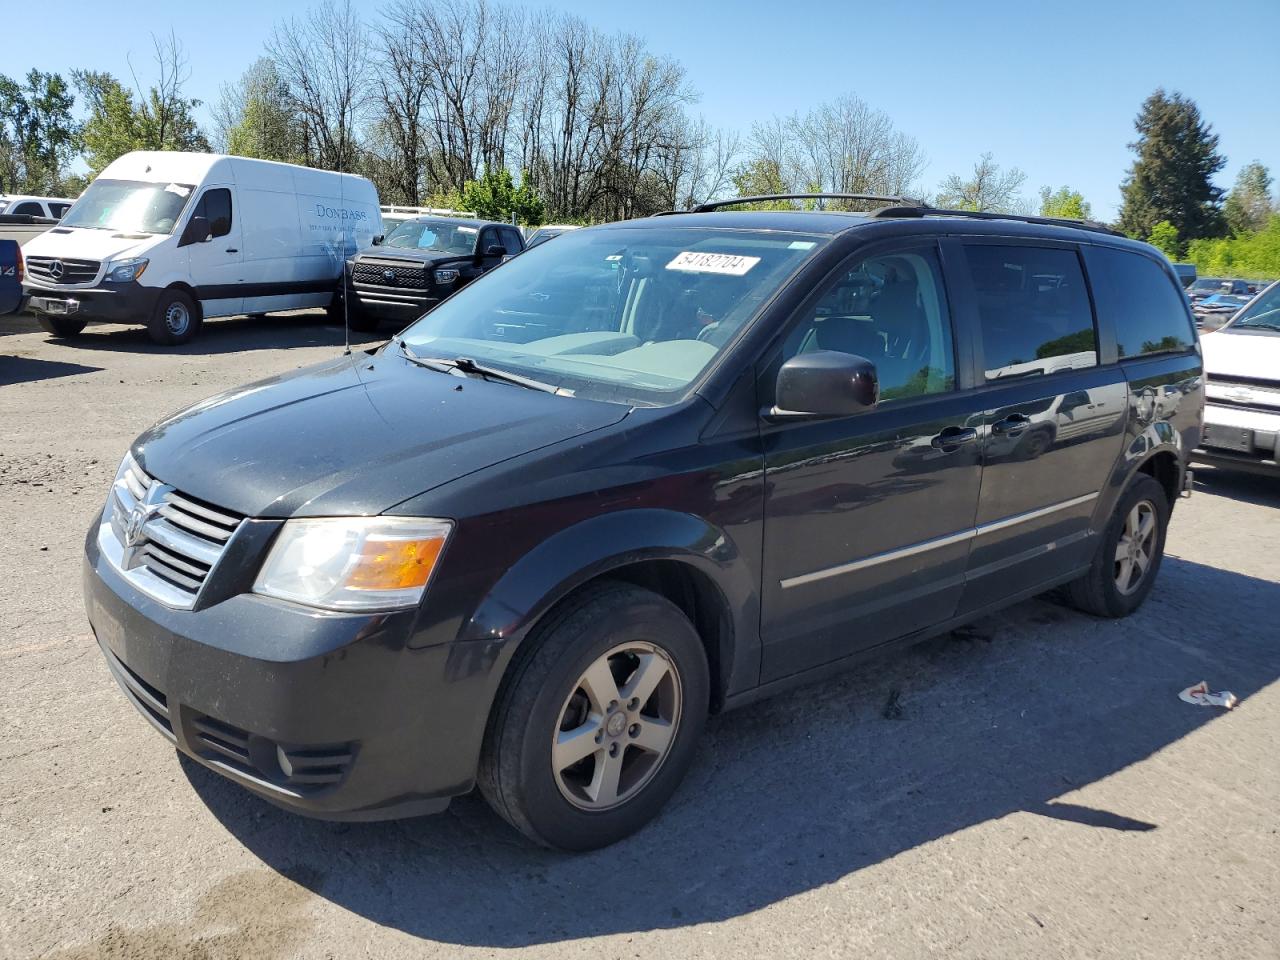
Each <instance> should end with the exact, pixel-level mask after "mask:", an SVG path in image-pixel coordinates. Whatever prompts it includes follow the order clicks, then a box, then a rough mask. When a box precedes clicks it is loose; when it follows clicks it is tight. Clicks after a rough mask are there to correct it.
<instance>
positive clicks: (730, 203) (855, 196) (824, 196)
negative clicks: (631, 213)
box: [660, 193, 920, 216]
mask: <svg viewBox="0 0 1280 960" xmlns="http://www.w3.org/2000/svg"><path fill="white" fill-rule="evenodd" d="M776 200H866V201H869V202H871V203H884V204H894V205H898V206H903V207H906V206H919V205H920V201H919V200H915V199H913V198H911V197H899V196H882V195H880V194H875V193H766V194H762V195H760V196H757V197H736V198H735V199H733V200H708V201H707V202H706V203H699V204H698V205H697V206H693V207H690V208H689V209H688V210H668V211H666V212H665V213H664V214H660V216H668V215H670V214H673V213H710V212H711V211H713V210H719V209H720V208H722V207H736V206H738V205H739V204H745V203H769V202H772V201H776Z"/></svg>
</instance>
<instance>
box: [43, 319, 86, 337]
mask: <svg viewBox="0 0 1280 960" xmlns="http://www.w3.org/2000/svg"><path fill="white" fill-rule="evenodd" d="M87 322H88V321H87V320H76V319H73V318H72V317H51V316H49V315H48V314H47V313H38V314H36V323H38V324H40V329H41V330H43V331H44V332H45V333H51V334H53V335H54V336H55V337H74V336H75V335H76V334H78V333H79V332H80V331H81V330H83V329H84V328H85V324H86V323H87Z"/></svg>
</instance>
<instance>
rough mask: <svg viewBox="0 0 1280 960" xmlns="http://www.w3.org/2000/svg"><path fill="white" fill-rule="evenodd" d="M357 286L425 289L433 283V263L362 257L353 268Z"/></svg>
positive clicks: (353, 278)
mask: <svg viewBox="0 0 1280 960" xmlns="http://www.w3.org/2000/svg"><path fill="white" fill-rule="evenodd" d="M351 282H352V283H354V284H355V285H356V286H358V287H361V286H371V287H393V288H397V289H405V288H407V289H410V290H425V289H426V288H427V287H429V286H430V285H431V265H430V264H426V263H414V262H412V261H410V260H375V259H372V258H370V259H360V260H357V261H356V262H355V265H354V266H353V267H352V268H351Z"/></svg>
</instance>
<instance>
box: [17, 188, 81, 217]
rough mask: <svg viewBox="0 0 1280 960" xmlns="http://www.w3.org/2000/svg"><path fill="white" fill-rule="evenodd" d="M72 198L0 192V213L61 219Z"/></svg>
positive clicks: (69, 207) (72, 201)
mask: <svg viewBox="0 0 1280 960" xmlns="http://www.w3.org/2000/svg"><path fill="white" fill-rule="evenodd" d="M73 203H75V201H74V200H69V199H67V198H66V197H30V196H26V195H25V194H8V193H5V194H0V213H7V214H9V215H10V216H27V217H48V218H49V219H52V220H61V219H62V218H63V217H64V216H66V213H67V211H68V210H70V209H71V205H72V204H73Z"/></svg>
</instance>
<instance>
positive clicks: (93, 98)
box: [71, 70, 209, 177]
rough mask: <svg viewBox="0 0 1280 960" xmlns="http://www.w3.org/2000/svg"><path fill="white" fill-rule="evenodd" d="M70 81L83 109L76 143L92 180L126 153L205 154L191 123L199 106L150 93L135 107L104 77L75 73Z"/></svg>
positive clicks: (129, 97) (202, 138) (202, 140)
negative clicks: (86, 111) (80, 145)
mask: <svg viewBox="0 0 1280 960" xmlns="http://www.w3.org/2000/svg"><path fill="white" fill-rule="evenodd" d="M71 76H72V79H73V80H74V82H75V85H76V86H77V87H78V88H79V89H80V92H81V93H82V94H83V95H84V98H85V102H86V104H87V105H88V108H89V118H88V119H87V120H86V121H85V123H84V127H83V131H82V139H83V144H84V159H85V163H86V164H88V166H89V171H90V174H91V175H92V176H95V177H96V176H97V175H98V174H99V173H101V172H102V170H103V168H105V167H106V166H107V164H109V163H111V161H113V160H115V159H116V158H117V157H120V156H123V155H124V154H126V153H128V152H129V151H131V150H191V151H197V152H199V151H207V150H208V149H209V141H208V140H206V139H205V136H204V134H203V133H202V132H201V131H200V128H199V126H198V125H197V124H196V120H195V109H196V108H197V107H198V106H200V101H199V100H188V99H184V98H182V97H178V96H175V95H173V92H172V91H170V92H169V93H168V94H166V93H162V92H161V91H160V90H159V89H158V88H156V87H152V88H151V89H150V91H149V92H148V94H147V97H146V99H145V100H143V101H141V102H135V100H134V97H133V94H132V93H130V92H129V91H128V90H127V89H125V87H124V85H123V84H121V83H120V81H119V80H117V79H116V78H115V77H113V76H111V74H109V73H99V72H96V71H90V70H75V71H72V74H71Z"/></svg>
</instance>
